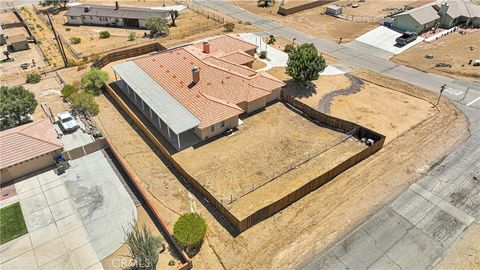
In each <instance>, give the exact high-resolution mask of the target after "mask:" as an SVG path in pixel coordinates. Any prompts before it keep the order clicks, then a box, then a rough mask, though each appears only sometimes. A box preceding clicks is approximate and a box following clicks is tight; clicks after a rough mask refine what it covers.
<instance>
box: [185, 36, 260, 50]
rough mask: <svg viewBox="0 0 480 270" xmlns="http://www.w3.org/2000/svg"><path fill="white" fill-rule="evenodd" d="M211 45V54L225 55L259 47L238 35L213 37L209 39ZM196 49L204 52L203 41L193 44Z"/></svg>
mask: <svg viewBox="0 0 480 270" xmlns="http://www.w3.org/2000/svg"><path fill="white" fill-rule="evenodd" d="M207 41H208V44H210V53H216V52H222V53H225V54H228V53H231V52H237V51H242V52H246V51H250V50H254V49H257V47H258V46H257V45H255V44H252V43H250V42H247V41H245V40H243V39H241V38H240V37H239V36H238V35H235V34H229V35H221V36H216V37H211V38H209V39H207ZM193 46H195V47H196V48H198V49H200V50H203V41H198V42H195V43H194V44H193Z"/></svg>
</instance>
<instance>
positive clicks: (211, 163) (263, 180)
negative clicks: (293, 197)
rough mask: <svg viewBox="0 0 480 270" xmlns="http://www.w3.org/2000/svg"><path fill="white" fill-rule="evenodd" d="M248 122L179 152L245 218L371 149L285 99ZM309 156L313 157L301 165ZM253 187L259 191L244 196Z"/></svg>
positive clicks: (205, 183)
mask: <svg viewBox="0 0 480 270" xmlns="http://www.w3.org/2000/svg"><path fill="white" fill-rule="evenodd" d="M243 121H244V124H242V125H240V126H239V127H238V130H237V131H235V135H233V136H230V137H221V138H219V139H217V140H214V141H211V142H208V143H205V144H202V145H200V146H198V147H195V146H194V147H190V148H188V149H185V150H183V151H181V152H178V153H176V154H175V155H173V157H174V158H175V160H177V162H178V163H179V164H180V165H181V166H182V167H183V168H184V169H185V170H186V171H187V172H188V173H189V174H190V175H192V176H193V177H194V178H195V179H197V181H199V182H200V183H201V184H202V185H203V186H204V187H206V188H207V189H208V190H209V192H210V193H211V194H212V195H213V196H214V197H215V198H217V199H218V200H219V201H222V202H223V203H224V204H225V205H228V207H232V209H231V211H232V213H233V214H234V215H235V216H236V217H237V218H239V219H240V220H242V219H243V218H245V217H246V216H248V215H249V214H251V213H253V212H255V211H256V210H258V209H260V208H262V207H263V206H266V205H268V204H270V203H271V202H273V201H276V200H279V199H280V198H282V197H284V196H286V195H287V194H289V193H291V192H293V191H294V190H296V189H298V188H299V187H300V186H302V185H303V184H305V183H306V182H308V181H310V180H312V179H314V178H315V177H316V176H318V175H321V174H322V173H324V172H326V171H327V170H328V169H330V168H333V167H334V166H336V165H338V164H339V163H341V162H342V161H344V160H346V159H348V158H349V157H350V156H353V155H355V154H356V153H358V152H360V151H361V150H363V149H365V148H366V146H365V145H364V144H362V143H360V141H358V140H357V139H355V138H351V139H348V140H345V139H346V138H347V136H346V135H345V134H343V133H340V132H337V131H333V130H330V129H328V128H324V127H320V126H318V125H317V124H315V123H313V122H311V121H310V120H308V119H306V118H304V117H303V116H301V115H299V114H297V113H296V112H294V111H292V110H290V109H289V108H288V107H287V106H286V105H284V104H283V103H281V102H277V103H275V104H273V105H271V106H268V107H267V108H266V109H265V110H263V111H260V112H258V113H256V114H255V115H253V116H250V117H247V118H245V119H243ZM344 140H345V141H344ZM320 153H321V154H320ZM309 157H312V159H311V160H309V161H308V162H306V163H305V164H302V165H301V166H298V167H297V166H296V165H297V164H300V163H302V162H304V161H307V160H308V159H309ZM292 164H293V165H292ZM282 174H283V175H282ZM279 175H280V177H278V176H279ZM275 177H277V178H275ZM270 181H271V182H270ZM267 183H268V184H267ZM264 184H267V185H265V186H262V185H264ZM260 186H262V187H260ZM279 186H280V187H282V188H279ZM253 189H255V192H252V193H250V194H249V195H248V196H246V197H244V195H246V194H247V193H249V192H250V191H252V190H253ZM242 197H244V198H242ZM240 198H241V199H240ZM231 199H232V200H234V203H233V204H230V200H231ZM237 199H239V200H237Z"/></svg>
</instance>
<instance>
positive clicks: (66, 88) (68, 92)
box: [62, 84, 78, 98]
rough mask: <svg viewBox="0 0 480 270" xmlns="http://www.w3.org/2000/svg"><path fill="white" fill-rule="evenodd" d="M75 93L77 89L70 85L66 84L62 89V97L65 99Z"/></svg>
mask: <svg viewBox="0 0 480 270" xmlns="http://www.w3.org/2000/svg"><path fill="white" fill-rule="evenodd" d="M76 92H78V89H77V88H76V87H75V86H73V85H71V84H67V85H65V86H64V87H63V88H62V96H64V97H65V98H68V97H70V96H71V95H72V94H74V93H76Z"/></svg>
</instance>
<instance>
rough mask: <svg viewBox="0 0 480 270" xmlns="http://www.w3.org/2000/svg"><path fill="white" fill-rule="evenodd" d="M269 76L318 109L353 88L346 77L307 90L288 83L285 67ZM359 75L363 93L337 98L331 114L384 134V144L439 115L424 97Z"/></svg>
mask: <svg viewBox="0 0 480 270" xmlns="http://www.w3.org/2000/svg"><path fill="white" fill-rule="evenodd" d="M268 73H270V74H272V75H273V76H275V77H277V78H279V79H281V80H284V81H286V82H287V85H286V89H287V91H288V92H289V93H290V94H291V95H292V96H294V97H296V98H297V99H299V100H301V101H302V102H304V103H306V104H308V105H310V106H311V107H313V108H316V109H320V107H321V106H320V103H321V100H322V98H323V97H325V95H326V94H328V93H331V92H332V91H336V90H338V89H344V88H347V87H349V86H350V85H351V81H350V80H349V78H348V77H347V76H345V75H334V76H320V78H319V79H318V80H316V81H314V85H315V88H313V89H305V88H302V87H299V86H298V85H297V84H296V83H294V82H292V81H289V79H290V78H289V77H288V75H286V74H285V69H284V68H274V69H272V70H269V71H268ZM357 76H359V77H360V78H362V79H364V82H363V86H362V87H361V90H360V91H359V92H356V93H354V94H350V95H339V96H336V97H334V98H333V100H332V102H331V106H330V108H331V111H330V114H331V115H333V116H335V117H339V118H342V119H345V120H349V121H352V122H355V123H358V124H360V125H363V126H365V127H367V128H370V129H372V130H375V131H377V132H379V133H381V134H383V135H385V136H386V139H385V143H388V142H390V141H392V140H394V139H395V138H397V137H398V136H400V135H401V134H403V133H404V132H406V131H408V130H410V129H411V128H413V127H415V126H416V125H418V124H419V123H421V122H422V121H424V120H425V119H428V118H430V117H432V116H433V115H435V114H436V113H437V110H436V109H434V108H432V104H431V103H430V102H428V101H426V100H424V99H423V98H417V97H415V96H412V95H411V94H410V93H403V92H401V91H399V90H398V89H396V88H391V87H390V86H389V85H388V84H387V85H378V84H375V83H371V82H369V81H368V80H369V78H372V77H374V76H375V75H374V74H372V73H369V72H359V73H358V74H357Z"/></svg>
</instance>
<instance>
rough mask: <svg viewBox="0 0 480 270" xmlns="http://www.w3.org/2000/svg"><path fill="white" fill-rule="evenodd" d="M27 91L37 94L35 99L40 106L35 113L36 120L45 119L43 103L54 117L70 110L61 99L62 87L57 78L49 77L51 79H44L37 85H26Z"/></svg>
mask: <svg viewBox="0 0 480 270" xmlns="http://www.w3.org/2000/svg"><path fill="white" fill-rule="evenodd" d="M23 87H25V89H27V90H30V91H31V92H33V93H34V94H35V99H36V100H37V102H38V106H37V108H36V109H35V112H34V113H33V118H34V119H37V120H38V119H43V118H45V117H46V116H45V114H44V112H43V110H42V108H41V107H40V104H41V103H46V104H47V105H48V107H50V109H52V112H53V114H54V115H57V114H59V113H61V112H63V111H65V110H66V109H67V108H68V104H67V103H65V102H63V99H62V98H61V95H62V94H61V92H60V90H61V89H62V86H61V85H60V84H59V83H58V81H57V79H56V78H55V77H51V76H49V78H44V79H42V80H41V81H40V82H39V83H36V84H28V83H27V84H24V85H23Z"/></svg>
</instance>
